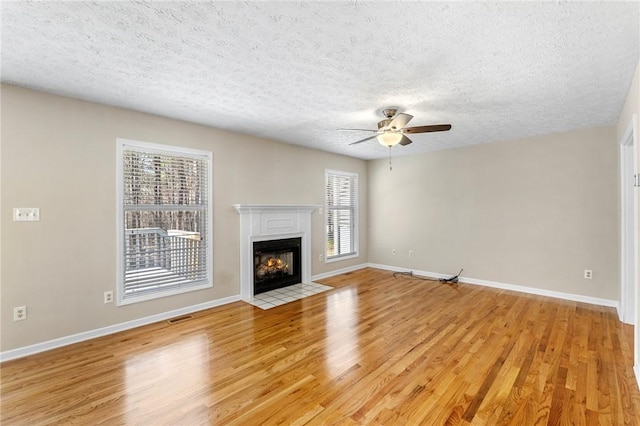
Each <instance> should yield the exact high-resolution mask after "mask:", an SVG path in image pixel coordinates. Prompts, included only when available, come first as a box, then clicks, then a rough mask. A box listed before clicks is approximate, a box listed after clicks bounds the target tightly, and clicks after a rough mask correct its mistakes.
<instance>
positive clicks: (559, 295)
mask: <svg viewBox="0 0 640 426" xmlns="http://www.w3.org/2000/svg"><path fill="white" fill-rule="evenodd" d="M369 266H370V267H372V268H378V269H385V270H388V271H394V272H403V271H412V272H413V273H414V274H415V275H422V276H425V277H433V278H448V277H450V276H451V275H446V274H439V273H436V272H429V271H418V270H415V269H410V268H398V267H396V266H388V265H380V264H376V263H370V264H369ZM460 282H463V283H465V284H474V285H481V286H484V287H491V288H499V289H502V290H510V291H517V292H520V293H527V294H535V295H538V296H547V297H554V298H556V299H564V300H571V301H574V302H583V303H590V304H592V305H600V306H609V307H613V308H616V309H617V310H618V312H620V303H619V302H618V301H617V300H609V299H601V298H599V297H591V296H583V295H581V294H573V293H563V292H560V291H553V290H545V289H541V288H535V287H525V286H520V285H514V284H505V283H499V282H495V281H487V280H479V279H476V278H469V277H460Z"/></svg>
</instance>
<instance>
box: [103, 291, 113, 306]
mask: <svg viewBox="0 0 640 426" xmlns="http://www.w3.org/2000/svg"><path fill="white" fill-rule="evenodd" d="M111 302H113V291H105V292H104V303H111Z"/></svg>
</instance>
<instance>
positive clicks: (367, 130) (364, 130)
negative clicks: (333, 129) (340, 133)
mask: <svg viewBox="0 0 640 426" xmlns="http://www.w3.org/2000/svg"><path fill="white" fill-rule="evenodd" d="M338 130H346V131H352V130H356V131H360V132H376V133H377V132H378V131H377V130H371V129H338Z"/></svg>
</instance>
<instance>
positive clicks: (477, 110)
mask: <svg viewBox="0 0 640 426" xmlns="http://www.w3.org/2000/svg"><path fill="white" fill-rule="evenodd" d="M1 8H2V10H1V12H2V81H4V82H7V83H11V84H16V85H20V86H25V87H29V88H34V89H40V90H45V91H49V92H53V93H58V94H62V95H66V96H72V97H77V98H81V99H87V100H91V101H96V102H101V103H106V104H110V105H116V106H121V107H126V108H131V109H135V110H139V111H145V112H150V113H155V114H159V115H164V116H168V117H174V118H179V119H183V120H187V121H192V122H196V123H202V124H206V125H210V126H214V127H218V128H222V129H229V130H233V131H238V132H242V133H248V134H253V135H257V136H263V137H267V138H272V139H276V140H281V141H284V142H287V143H291V144H298V145H306V146H309V147H312V148H317V149H321V150H326V151H331V152H336V153H341V154H346V155H350V156H354V157H359V158H364V159H372V158H381V157H384V156H386V155H387V153H388V150H387V149H386V148H384V147H383V146H381V145H379V144H378V143H377V142H375V140H371V141H369V142H365V143H362V144H359V145H356V146H349V145H348V144H349V142H352V141H355V140H358V139H361V138H363V137H366V136H368V134H367V133H364V132H355V131H354V132H346V131H338V130H337V129H339V128H371V129H373V128H375V126H376V123H377V122H378V121H379V120H380V119H381V118H382V116H381V113H380V111H381V110H382V109H383V108H384V107H387V106H396V107H399V109H400V111H402V112H406V113H408V114H412V115H413V116H414V117H415V118H414V119H413V120H412V122H411V123H410V125H412V126H417V125H427V124H440V123H451V124H452V125H453V129H452V130H451V131H450V132H444V133H426V134H419V135H412V136H411V138H412V139H413V140H414V143H413V144H412V145H409V146H406V147H401V146H397V147H394V148H393V150H394V155H403V154H412V153H419V152H426V151H431V150H436V149H443V148H450V147H461V146H466V145H471V144H478V143H483V142H491V141H496V140H506V139H514V138H519V137H525V136H531V135H539V134H545V133H552V132H558V131H564V130H569V129H575V128H583V127H594V126H601V125H609V124H614V123H616V122H617V119H618V116H619V114H620V111H621V109H622V106H623V104H624V100H625V97H626V94H627V91H628V89H629V85H630V83H631V79H632V76H633V72H634V69H635V66H636V65H637V63H638V52H639V50H640V49H639V43H638V40H639V28H638V27H639V24H638V23H639V18H640V14H639V3H637V2H626V3H623V2H508V3H507V2H500V3H485V2H478V3H462V2H355V1H350V2H206V3H204V2H149V3H139V2H135V3H134V2H128V1H125V2H115V1H114V2H97V3H88V2H2V4H1Z"/></svg>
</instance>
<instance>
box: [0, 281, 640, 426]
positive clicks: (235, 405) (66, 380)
mask: <svg viewBox="0 0 640 426" xmlns="http://www.w3.org/2000/svg"><path fill="white" fill-rule="evenodd" d="M321 282H322V283H323V284H328V285H332V286H334V287H335V289H334V290H330V291H328V292H326V293H321V294H317V295H314V296H311V297H309V298H306V299H303V300H300V301H296V302H292V303H289V304H287V305H283V306H279V307H277V308H273V309H270V310H267V311H263V310H260V309H259V308H256V307H254V306H251V305H248V304H245V303H242V302H237V303H233V304H229V305H226V306H223V307H219V308H215V309H211V310H207V311H203V312H199V313H196V314H194V318H193V319H191V320H187V321H184V322H181V323H178V324H174V325H169V324H167V323H166V322H162V323H157V324H153V325H150V326H145V327H141V328H138V329H135V330H130V331H126V332H122V333H119V334H115V335H112V336H107V337H103V338H100V339H95V340H92V341H89V342H84V343H80V344H76V345H73V346H68V347H65V348H61V349H57V350H53V351H50V352H47V353H42V354H38V355H33V356H30V357H27V358H24V359H21V360H15V361H9V362H6V363H4V364H2V366H1V370H2V371H1V375H2V385H1V386H2V393H1V396H2V403H1V409H2V413H1V414H2V425H5V426H6V425H42V424H80V425H93V424H136V425H200V424H220V425H234V424H237V425H257V424H284V425H324V424H341V425H350V424H388V425H402V424H409V425H417V424H425V425H444V424H446V425H470V424H471V425H545V424H552V425H556V424H558V425H559V424H562V425H564V424H575V425H598V424H601V425H638V424H640V393H639V392H638V388H637V386H636V382H635V379H634V377H633V372H632V367H631V366H632V349H631V348H632V330H631V327H629V326H626V325H623V324H621V323H620V322H619V321H618V319H617V315H616V314H615V311H614V310H613V309H611V308H604V307H599V306H594V305H587V304H583V303H576V302H567V301H561V300H555V299H550V298H544V297H538V296H528V295H521V294H517V293H511V292H506V291H500V290H493V289H486V288H482V287H478V286H472V285H465V284H460V285H458V286H455V287H452V286H449V285H443V284H439V283H434V282H428V281H419V280H417V279H414V278H404V277H398V278H393V277H392V274H391V273H390V272H386V271H381V270H375V269H365V270H361V271H357V272H354V273H350V274H345V275H341V276H339V277H334V278H331V279H326V280H322V281H321Z"/></svg>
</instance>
